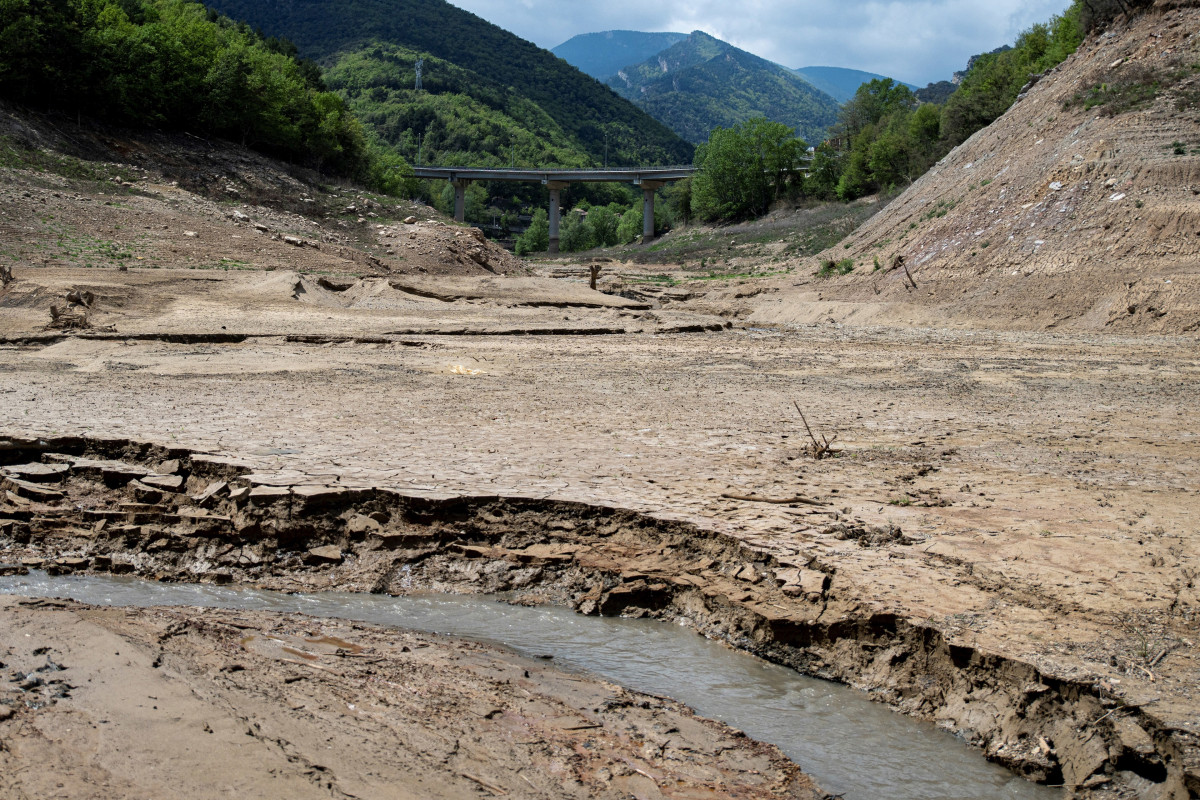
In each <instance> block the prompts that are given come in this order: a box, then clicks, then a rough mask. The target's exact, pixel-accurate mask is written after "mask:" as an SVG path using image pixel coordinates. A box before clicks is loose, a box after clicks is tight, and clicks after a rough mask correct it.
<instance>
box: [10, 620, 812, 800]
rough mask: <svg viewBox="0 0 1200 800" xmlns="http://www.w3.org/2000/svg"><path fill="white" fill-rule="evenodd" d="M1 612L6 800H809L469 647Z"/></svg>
mask: <svg viewBox="0 0 1200 800" xmlns="http://www.w3.org/2000/svg"><path fill="white" fill-rule="evenodd" d="M0 616H2V618H3V620H4V624H3V625H2V626H0V661H2V662H3V664H2V670H3V671H2V672H0V698H2V699H3V701H2V702H0V742H3V744H4V746H3V747H0V773H2V774H3V776H4V777H3V778H0V793H2V794H3V795H4V797H6V798H12V800H24V799H25V798H51V797H61V798H85V797H96V798H129V800H133V798H161V797H178V798H206V799H207V798H214V797H226V796H229V797H296V798H308V797H312V798H318V797H319V798H329V797H334V798H351V797H356V798H462V797H496V796H514V797H545V798H559V797H580V798H584V797H603V798H626V797H631V796H636V797H668V796H669V797H687V798H708V797H714V798H715V797H745V798H768V797H770V798H775V797H792V798H817V797H821V796H823V795H822V794H821V793H820V792H817V791H815V790H814V789H813V788H812V786H811V784H810V783H809V781H808V779H807V778H805V776H803V775H802V774H801V773H800V771H799V769H797V768H796V766H795V765H794V764H792V763H791V762H789V761H787V760H786V759H785V758H784V757H783V756H781V755H780V754H779V752H778V751H777V750H775V749H774V748H772V747H768V746H765V745H761V744H758V743H756V742H753V741H751V740H749V739H747V738H746V737H745V736H742V735H740V734H738V733H736V732H733V731H731V730H730V729H729V728H727V727H725V726H722V725H719V724H717V723H713V722H711V721H708V720H704V719H699V718H697V717H695V716H694V715H693V714H691V713H690V712H689V711H688V710H687V709H685V708H683V707H681V706H679V705H678V704H676V703H673V702H671V701H669V700H664V699H662V698H657V697H649V696H645V695H639V694H637V693H634V692H629V691H627V690H625V689H621V688H619V687H616V686H613V685H610V684H606V683H602V682H598V681H594V680H587V679H583V678H580V677H579V676H577V675H567V674H564V673H562V672H559V671H556V670H555V669H554V668H553V667H552V666H548V665H547V664H546V662H544V661H534V660H527V659H522V658H519V657H517V656H515V655H513V654H512V653H509V652H505V651H502V650H498V649H496V648H493V647H488V646H484V645H480V644H477V643H470V642H461V641H454V640H450V639H445V638H440V637H436V636H432V635H425V634H416V633H405V632H399V631H395V630H385V629H378V628H373V627H371V626H368V625H362V624H351V623H339V622H336V621H330V620H320V621H314V620H312V619H308V618H305V617H300V616H294V615H278V614H269V613H264V612H237V613H233V612H221V611H213V610H198V609H186V608H185V609H164V610H155V609H149V610H125V609H100V608H93V607H88V606H83V605H77V604H73V603H67V602H62V601H54V600H22V599H20V598H0ZM434 718H436V719H437V724H436V725H431V724H430V720H431V719H434ZM659 787H664V789H663V790H662V791H660V789H659Z"/></svg>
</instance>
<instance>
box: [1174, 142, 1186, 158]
mask: <svg viewBox="0 0 1200 800" xmlns="http://www.w3.org/2000/svg"><path fill="white" fill-rule="evenodd" d="M1171 147H1172V148H1173V149H1174V152H1175V155H1177V156H1182V155H1187V145H1185V144H1184V143H1183V142H1171Z"/></svg>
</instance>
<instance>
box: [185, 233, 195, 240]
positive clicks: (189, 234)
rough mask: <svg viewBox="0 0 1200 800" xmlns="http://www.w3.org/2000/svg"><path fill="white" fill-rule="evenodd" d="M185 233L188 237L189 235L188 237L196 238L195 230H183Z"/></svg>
mask: <svg viewBox="0 0 1200 800" xmlns="http://www.w3.org/2000/svg"><path fill="white" fill-rule="evenodd" d="M183 235H184V236H186V237H187V238H189V239H195V238H196V232H195V231H184V232H183Z"/></svg>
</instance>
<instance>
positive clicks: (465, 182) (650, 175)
mask: <svg viewBox="0 0 1200 800" xmlns="http://www.w3.org/2000/svg"><path fill="white" fill-rule="evenodd" d="M695 172H696V168H695V167H644V168H622V169H472V168H468V167H413V176H414V177H416V178H441V179H443V180H447V181H449V182H450V184H451V185H452V186H453V187H454V218H455V219H456V220H458V221H459V222H463V221H464V220H465V218H466V193H467V186H469V185H470V184H471V182H472V181H518V182H521V183H540V184H542V185H544V186H545V187H546V188H547V189H549V190H550V252H551V253H557V252H558V239H559V235H558V231H559V219H560V217H561V211H562V209H561V208H560V207H559V198H560V192H562V190H563V189H565V188H567V186H568V185H569V184H571V183H632V184H634V185H635V186H640V187H642V198H643V200H642V238H643V240H644V241H649V240H650V239H653V238H654V192H655V191H656V190H657V189H658V188H659V187H660V186H663V185H664V184H667V183H670V182H672V181H678V180H682V179H684V178H689V177H691V176H692V175H693V174H695Z"/></svg>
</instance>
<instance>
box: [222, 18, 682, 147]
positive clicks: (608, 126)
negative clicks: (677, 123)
mask: <svg viewBox="0 0 1200 800" xmlns="http://www.w3.org/2000/svg"><path fill="white" fill-rule="evenodd" d="M209 5H211V6H212V7H214V8H216V9H217V10H219V11H221V12H222V13H225V14H228V15H229V16H231V17H234V18H236V19H241V20H245V21H246V22H248V23H249V24H251V25H254V26H256V27H259V28H261V29H262V30H264V31H265V32H267V33H268V34H270V35H273V36H281V37H286V38H287V39H289V40H291V41H293V42H295V43H296V45H297V46H298V47H299V49H300V53H301V54H302V55H304V56H306V57H309V58H314V59H317V60H318V61H320V62H321V63H322V64H325V65H327V66H329V65H333V64H334V63H335V62H336V61H337V59H338V57H339V55H341V54H346V53H355V52H362V51H363V50H364V48H373V47H374V46H375V44H376V43H377V42H387V43H389V44H392V45H396V46H399V47H401V48H404V49H406V50H408V51H410V52H412V53H420V54H424V55H425V56H426V57H427V58H430V57H431V58H432V59H437V60H439V61H440V62H441V63H443V64H452V65H454V66H456V67H458V68H459V69H460V70H462V71H464V74H467V75H469V76H470V82H469V85H468V84H460V85H461V86H462V88H465V89H467V94H472V92H473V90H472V85H474V84H478V85H479V86H481V87H484V90H485V91H487V92H492V91H493V89H492V87H494V86H495V85H497V84H498V85H500V86H502V87H512V92H513V94H514V95H517V96H520V97H523V98H526V99H527V100H529V101H530V102H531V103H532V104H534V105H536V106H537V107H538V108H539V109H541V110H542V112H544V113H545V114H546V115H548V116H549V118H550V119H552V120H553V121H554V123H555V124H556V125H557V126H558V127H559V128H560V129H561V130H562V131H563V133H564V134H565V135H566V136H567V137H569V138H570V139H571V140H572V141H573V142H574V143H575V144H576V146H577V147H578V149H579V150H581V151H582V152H584V153H587V154H588V155H589V156H590V157H591V158H592V161H593V162H594V163H601V162H602V160H603V158H604V151H605V145H606V138H607V140H608V142H607V144H608V145H609V147H610V149H611V147H612V144H613V141H612V140H613V130H623V131H628V132H629V134H630V137H629V139H628V145H629V146H630V147H633V146H635V145H636V147H637V148H638V152H637V153H636V156H637V157H638V158H639V160H644V161H645V162H646V163H648V164H680V163H688V162H690V161H691V159H692V151H693V148H692V146H691V145H689V144H688V143H687V142H685V141H683V140H682V139H680V138H679V137H678V136H676V135H675V134H674V133H673V132H672V131H671V130H670V129H669V128H667V127H666V126H665V125H663V124H661V123H659V122H657V121H655V120H654V119H652V118H651V117H650V116H649V115H647V114H646V113H645V112H643V111H641V110H640V109H638V108H637V107H636V106H634V105H633V104H631V103H629V102H627V101H626V100H624V99H622V98H621V97H618V96H617V95H616V94H615V93H614V92H612V91H611V90H609V89H608V88H606V87H605V86H603V85H602V84H600V83H597V82H596V81H595V80H594V79H592V78H590V77H588V76H587V75H584V74H583V73H581V72H579V71H578V70H576V69H575V68H574V67H572V66H570V65H569V64H567V63H566V62H564V61H562V60H561V59H559V58H556V57H555V56H554V55H553V54H552V53H550V52H549V51H546V50H543V49H541V48H539V47H537V46H536V45H534V44H532V43H531V42H527V41H525V40H523V39H520V38H518V37H517V36H514V35H513V34H511V33H508V32H507V31H505V30H503V29H501V28H499V27H497V26H495V25H492V24H491V23H489V22H486V21H484V20H482V19H480V18H479V17H477V16H475V15H474V14H470V13H468V12H466V11H463V10H461V9H458V8H456V7H454V6H452V5H450V4H449V3H446V2H443V0H346V1H341V0H339V1H338V2H334V0H210V2H209ZM429 63H430V64H431V78H432V67H433V62H429ZM410 85H411V84H410ZM396 88H399V87H398V86H397V87H396ZM483 102H484V104H486V101H483ZM359 107H360V108H362V106H361V105H360V106H359ZM606 134H607V136H606ZM633 155H634V154H632V153H631V154H630V157H631V158H632V157H633Z"/></svg>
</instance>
